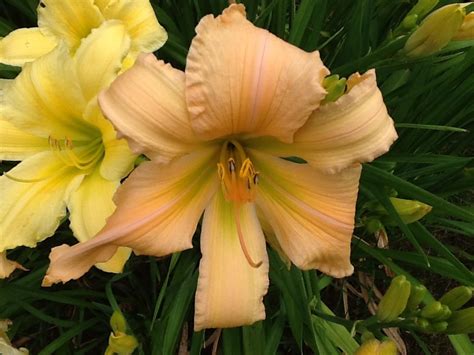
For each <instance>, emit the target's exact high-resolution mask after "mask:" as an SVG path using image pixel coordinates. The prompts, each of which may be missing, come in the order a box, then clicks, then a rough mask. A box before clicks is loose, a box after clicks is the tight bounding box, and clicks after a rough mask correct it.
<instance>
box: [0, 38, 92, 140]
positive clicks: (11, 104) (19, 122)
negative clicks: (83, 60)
mask: <svg viewBox="0 0 474 355" xmlns="http://www.w3.org/2000/svg"><path fill="white" fill-rule="evenodd" d="M72 64H73V63H72V59H71V58H70V56H69V54H68V51H67V48H65V47H64V46H61V45H59V46H57V47H56V48H55V49H54V50H53V51H51V52H50V53H48V54H46V55H44V56H42V57H41V58H38V59H37V60H35V61H34V62H32V63H28V64H26V65H25V67H24V68H23V70H22V72H21V73H20V74H19V75H18V77H17V78H16V79H15V80H14V82H13V83H12V84H11V85H7V87H6V88H5V89H4V91H3V93H4V97H3V100H2V102H1V103H0V105H1V115H2V118H3V119H5V120H8V121H11V123H13V124H14V125H15V126H17V127H18V128H20V129H22V130H24V131H25V132H29V133H32V134H35V135H38V136H41V137H44V138H48V137H49V136H52V138H55V139H65V138H68V139H73V140H88V139H89V138H90V137H91V135H94V134H95V133H97V132H96V131H97V129H96V128H95V127H93V126H91V125H89V124H87V122H85V121H84V120H83V119H82V114H83V110H84V108H85V105H86V103H85V101H84V98H83V96H82V93H81V90H80V87H79V85H78V81H77V78H76V75H75V72H74V70H73V65H72Z"/></svg>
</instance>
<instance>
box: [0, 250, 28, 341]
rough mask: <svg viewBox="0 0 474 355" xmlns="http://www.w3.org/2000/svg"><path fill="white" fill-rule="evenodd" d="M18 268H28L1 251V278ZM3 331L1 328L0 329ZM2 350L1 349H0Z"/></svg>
mask: <svg viewBox="0 0 474 355" xmlns="http://www.w3.org/2000/svg"><path fill="white" fill-rule="evenodd" d="M16 269H21V270H25V271H26V270H27V269H25V268H24V267H23V266H21V265H20V264H18V263H17V262H15V261H12V260H8V259H7V253H6V252H1V253H0V279H6V278H7V277H8V276H10V275H11V274H12V272H13V271H15V270H16ZM0 332H1V330H0ZM0 350H1V349H0Z"/></svg>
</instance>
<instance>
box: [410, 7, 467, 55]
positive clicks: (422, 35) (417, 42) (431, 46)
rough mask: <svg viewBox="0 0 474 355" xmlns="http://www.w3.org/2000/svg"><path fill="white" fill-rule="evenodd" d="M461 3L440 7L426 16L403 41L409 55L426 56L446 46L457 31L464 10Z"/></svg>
mask: <svg viewBox="0 0 474 355" xmlns="http://www.w3.org/2000/svg"><path fill="white" fill-rule="evenodd" d="M464 6H465V5H463V4H450V5H446V6H443V7H441V8H440V9H438V10H436V11H434V12H433V13H431V14H430V15H428V16H427V17H426V19H425V20H424V21H423V22H422V23H421V25H420V27H419V28H418V29H417V30H416V31H415V32H413V33H412V34H411V36H410V37H409V38H408V41H407V42H406V43H405V48H404V52H405V54H406V55H407V56H409V57H419V56H427V55H430V54H433V53H435V52H437V51H439V50H440V49H442V48H443V47H444V46H446V45H447V44H448V43H449V42H450V41H451V40H452V39H453V37H454V36H455V35H456V34H457V33H458V31H459V29H460V28H461V25H462V23H463V20H464V16H465V15H466V12H465V10H464Z"/></svg>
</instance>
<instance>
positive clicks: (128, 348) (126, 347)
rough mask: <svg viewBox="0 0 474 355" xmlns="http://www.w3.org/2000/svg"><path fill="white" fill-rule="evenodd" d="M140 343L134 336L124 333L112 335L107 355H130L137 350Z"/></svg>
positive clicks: (106, 351)
mask: <svg viewBox="0 0 474 355" xmlns="http://www.w3.org/2000/svg"><path fill="white" fill-rule="evenodd" d="M137 346H138V341H137V339H136V338H135V337H134V336H133V335H128V334H125V333H122V332H117V333H115V334H114V333H110V337H109V346H108V347H107V349H106V350H105V353H106V354H119V355H129V354H132V353H133V351H134V350H135V349H136V348H137Z"/></svg>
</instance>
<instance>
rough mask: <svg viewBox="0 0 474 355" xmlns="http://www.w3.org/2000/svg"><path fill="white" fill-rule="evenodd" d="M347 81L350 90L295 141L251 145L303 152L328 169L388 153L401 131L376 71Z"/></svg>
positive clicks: (317, 115) (316, 115) (324, 109)
mask: <svg viewBox="0 0 474 355" xmlns="http://www.w3.org/2000/svg"><path fill="white" fill-rule="evenodd" d="M347 85H348V88H349V92H348V93H346V94H345V95H343V96H341V97H340V98H339V99H338V100H337V101H336V102H332V103H328V104H326V105H323V106H321V107H320V108H319V109H318V110H316V111H315V112H314V113H313V114H312V115H311V117H310V118H309V119H308V121H307V122H306V124H305V125H304V126H303V127H301V129H300V130H298V132H297V133H296V134H295V140H294V144H291V145H288V144H282V143H280V142H277V141H276V140H270V139H261V140H257V139H255V140H254V141H253V142H249V143H248V145H249V146H251V147H254V148H256V149H259V150H264V151H267V152H269V153H272V154H274V155H277V156H286V157H288V156H299V157H301V158H303V159H305V160H306V161H307V162H308V163H309V164H310V165H312V166H313V167H315V168H318V169H320V170H322V171H324V172H327V173H335V172H338V171H340V170H342V169H344V168H346V167H348V166H350V165H351V164H353V163H356V162H358V163H364V162H369V161H372V160H374V159H375V158H377V157H378V156H380V155H382V154H384V153H385V152H387V151H388V149H389V148H390V146H391V145H392V143H393V142H394V141H395V140H396V139H397V132H396V131H395V127H394V124H393V121H392V119H391V118H390V116H389V115H388V113H387V108H386V107H385V104H384V102H383V97H382V94H381V92H380V90H379V89H378V88H377V82H376V78H375V71H374V70H373V69H372V70H369V71H368V72H366V73H365V74H363V75H359V74H358V73H357V74H353V75H352V76H351V77H350V78H349V80H348V81H347Z"/></svg>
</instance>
